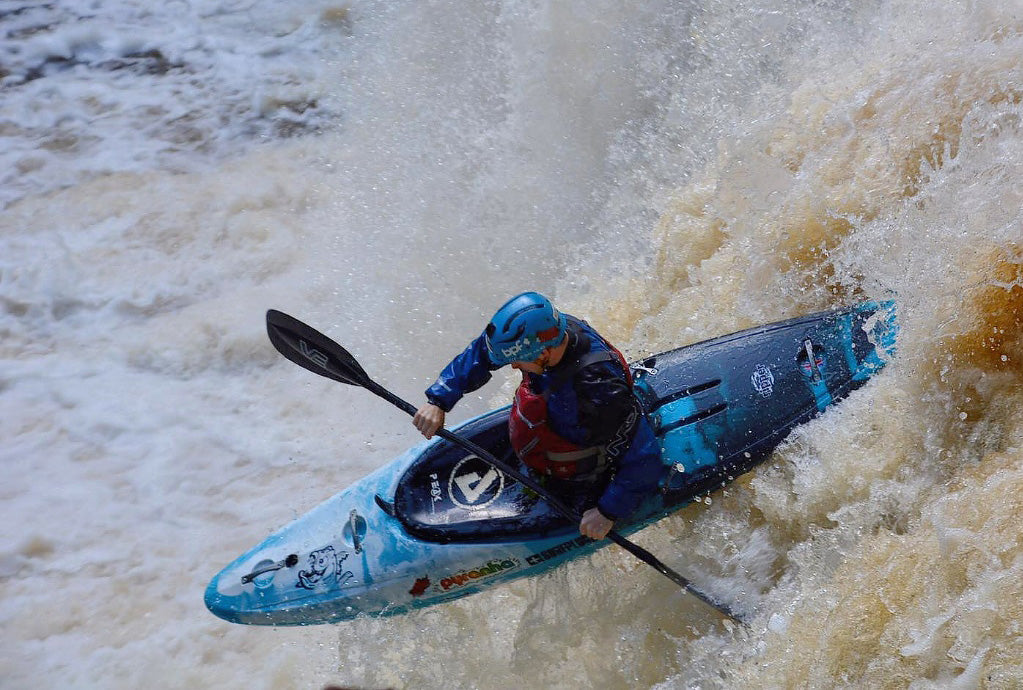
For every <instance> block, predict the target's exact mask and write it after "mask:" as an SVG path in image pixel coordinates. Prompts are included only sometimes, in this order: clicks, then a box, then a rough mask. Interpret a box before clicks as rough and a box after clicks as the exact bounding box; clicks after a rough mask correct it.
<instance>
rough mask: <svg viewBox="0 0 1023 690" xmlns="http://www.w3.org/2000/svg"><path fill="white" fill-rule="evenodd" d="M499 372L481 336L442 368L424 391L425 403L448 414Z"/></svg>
mask: <svg viewBox="0 0 1023 690" xmlns="http://www.w3.org/2000/svg"><path fill="white" fill-rule="evenodd" d="M497 369H500V367H499V366H496V365H494V363H493V362H491V361H490V355H489V353H488V352H487V343H486V339H485V338H484V336H483V334H482V333H481V334H480V336H479V337H478V338H476V339H475V340H473V341H472V342H471V343H469V347H467V348H465V350H464V351H463V352H462V353H461V354H460V355H458V356H457V357H455V358H454V359H453V360H451V363H450V364H448V365H447V366H446V367H444V371H442V372H441V373H440V376H438V377H437V380H436V381H434V383H433V385H432V386H430V387H429V388H427V389H426V399H427V400H429V401H430V402H432V403H433V404H434V405H436V406H438V407H439V408H441V409H442V410H444V411H445V412H450V411H451V408H452V407H454V406H455V403H457V402H458V401H459V400H461V399H462V396H463V395H465V394H466V393H471V392H472V391H474V390H476V389H477V388H479V387H481V386H482V385H483V384H485V383H486V382H487V381H489V380H490V377H491V373H490V372H492V371H496V370H497Z"/></svg>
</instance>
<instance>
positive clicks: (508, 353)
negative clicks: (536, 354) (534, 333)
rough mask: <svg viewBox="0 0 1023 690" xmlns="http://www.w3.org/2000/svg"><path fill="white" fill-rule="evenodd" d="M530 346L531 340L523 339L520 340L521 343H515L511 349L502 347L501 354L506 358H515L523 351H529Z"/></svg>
mask: <svg viewBox="0 0 1023 690" xmlns="http://www.w3.org/2000/svg"><path fill="white" fill-rule="evenodd" d="M529 345H530V340H529V338H523V339H522V340H520V341H519V342H517V343H515V344H514V345H512V346H511V347H502V348H501V354H502V355H503V356H505V357H514V356H515V355H517V354H519V353H520V352H522V351H523V350H526V349H528V348H529Z"/></svg>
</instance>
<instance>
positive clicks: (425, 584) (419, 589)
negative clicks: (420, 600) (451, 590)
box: [408, 576, 430, 597]
mask: <svg viewBox="0 0 1023 690" xmlns="http://www.w3.org/2000/svg"><path fill="white" fill-rule="evenodd" d="M428 589H430V578H429V577H428V576H423V577H417V578H416V582H415V584H414V585H412V589H410V590H409V591H408V593H409V594H411V595H412V596H414V597H421V596H423V595H424V594H426V590H428Z"/></svg>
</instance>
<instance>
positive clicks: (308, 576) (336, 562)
mask: <svg viewBox="0 0 1023 690" xmlns="http://www.w3.org/2000/svg"><path fill="white" fill-rule="evenodd" d="M347 559H348V552H347V551H342V552H341V555H340V556H338V553H337V552H336V551H335V550H334V547H333V546H325V547H323V548H322V549H317V550H316V551H313V552H311V553H310V554H309V560H308V562H307V564H306V567H305V568H303V569H302V570H300V571H298V582H297V583H296V584H295V587H299V588H301V589H323V588H325V587H329V586H331V585H335V586H337V587H341V586H343V585H344V584H345V583H346V582H348V580H350V579H352V578H353V577H355V573H353V572H352V571H350V570H344V571H342V569H341V564H342V563H344V562H345V561H346V560H347Z"/></svg>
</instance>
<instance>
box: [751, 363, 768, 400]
mask: <svg viewBox="0 0 1023 690" xmlns="http://www.w3.org/2000/svg"><path fill="white" fill-rule="evenodd" d="M749 378H750V381H751V382H752V383H753V387H754V388H756V389H757V393H760V395H762V396H763V397H765V398H770V397H771V394H773V393H774V374H772V373H771V368H770V367H768V366H767V365H766V364H758V365H757V368H756V369H754V370H753V375H752V376H750V377H749Z"/></svg>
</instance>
